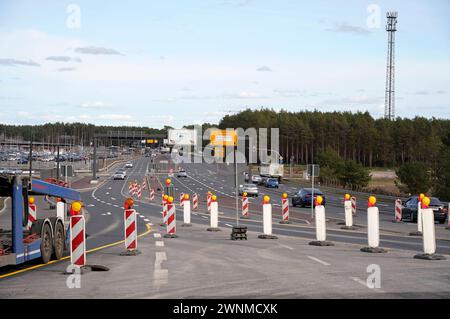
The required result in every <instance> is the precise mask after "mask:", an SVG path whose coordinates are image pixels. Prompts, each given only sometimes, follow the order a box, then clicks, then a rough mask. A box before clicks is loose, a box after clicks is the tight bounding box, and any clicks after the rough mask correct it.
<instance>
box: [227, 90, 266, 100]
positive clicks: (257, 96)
mask: <svg viewBox="0 0 450 319" xmlns="http://www.w3.org/2000/svg"><path fill="white" fill-rule="evenodd" d="M222 97H224V98H227V99H264V98H267V97H266V96H263V95H260V94H259V93H256V92H251V91H242V92H239V93H225V94H223V95H222Z"/></svg>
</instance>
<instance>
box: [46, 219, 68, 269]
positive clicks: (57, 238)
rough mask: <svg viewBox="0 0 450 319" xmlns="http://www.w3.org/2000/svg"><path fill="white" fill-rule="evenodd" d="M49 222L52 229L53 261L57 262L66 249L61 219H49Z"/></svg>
mask: <svg viewBox="0 0 450 319" xmlns="http://www.w3.org/2000/svg"><path fill="white" fill-rule="evenodd" d="M50 222H51V225H52V229H53V254H52V257H53V259H56V260H59V259H61V258H62V257H63V255H64V250H65V249H66V233H65V231H64V224H63V221H62V219H61V218H58V217H51V218H50Z"/></svg>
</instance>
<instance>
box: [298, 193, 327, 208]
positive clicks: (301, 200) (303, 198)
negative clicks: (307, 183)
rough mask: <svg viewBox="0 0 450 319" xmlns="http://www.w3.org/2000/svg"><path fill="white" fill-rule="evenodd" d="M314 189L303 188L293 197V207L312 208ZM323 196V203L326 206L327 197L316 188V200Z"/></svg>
mask: <svg viewBox="0 0 450 319" xmlns="http://www.w3.org/2000/svg"><path fill="white" fill-rule="evenodd" d="M312 191H313V189H312V188H302V189H300V190H299V191H298V192H297V193H296V194H295V195H294V196H293V197H292V206H294V207H295V206H301V207H305V206H310V207H311V198H312ZM319 195H320V196H322V198H323V201H322V205H325V203H326V200H325V195H324V194H323V193H322V191H321V190H320V189H317V188H314V200H313V202H315V199H316V198H317V196H319Z"/></svg>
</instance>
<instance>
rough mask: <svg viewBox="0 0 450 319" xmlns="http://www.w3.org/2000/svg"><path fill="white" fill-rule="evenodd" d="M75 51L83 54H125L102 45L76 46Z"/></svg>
mask: <svg viewBox="0 0 450 319" xmlns="http://www.w3.org/2000/svg"><path fill="white" fill-rule="evenodd" d="M74 51H75V52H76V53H82V54H94V55H99V54H104V55H123V54H122V53H120V52H119V51H117V50H114V49H109V48H102V47H94V46H88V47H81V48H75V49H74Z"/></svg>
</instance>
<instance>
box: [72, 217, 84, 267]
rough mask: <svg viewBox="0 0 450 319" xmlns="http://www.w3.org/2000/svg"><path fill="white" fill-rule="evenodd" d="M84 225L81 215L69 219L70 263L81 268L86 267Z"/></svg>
mask: <svg viewBox="0 0 450 319" xmlns="http://www.w3.org/2000/svg"><path fill="white" fill-rule="evenodd" d="M85 227H86V223H85V220H84V216H83V215H73V216H71V217H70V263H71V264H72V266H73V267H77V268H81V267H83V266H85V265H86V233H85Z"/></svg>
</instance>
